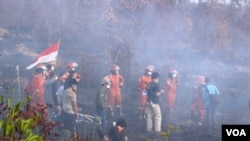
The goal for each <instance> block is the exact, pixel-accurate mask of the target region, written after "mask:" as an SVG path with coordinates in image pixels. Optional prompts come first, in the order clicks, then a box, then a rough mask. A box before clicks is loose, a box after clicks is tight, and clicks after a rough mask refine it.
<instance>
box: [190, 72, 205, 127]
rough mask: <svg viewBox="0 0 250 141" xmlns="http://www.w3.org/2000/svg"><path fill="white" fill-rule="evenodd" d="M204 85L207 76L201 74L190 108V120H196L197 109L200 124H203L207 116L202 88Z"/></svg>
mask: <svg viewBox="0 0 250 141" xmlns="http://www.w3.org/2000/svg"><path fill="white" fill-rule="evenodd" d="M204 86H205V77H204V76H199V77H198V87H197V93H196V95H195V97H194V100H193V102H192V105H191V108H190V119H189V122H192V121H193V120H194V112H195V111H196V110H197V111H198V112H199V121H198V124H199V125H202V123H203V120H204V117H205V103H204V99H203V95H202V89H203V87H204Z"/></svg>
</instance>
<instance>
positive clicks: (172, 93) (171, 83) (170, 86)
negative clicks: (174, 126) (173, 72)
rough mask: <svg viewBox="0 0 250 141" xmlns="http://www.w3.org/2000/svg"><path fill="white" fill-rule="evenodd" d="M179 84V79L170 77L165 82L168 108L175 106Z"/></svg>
mask: <svg viewBox="0 0 250 141" xmlns="http://www.w3.org/2000/svg"><path fill="white" fill-rule="evenodd" d="M177 86H178V80H177V79H171V78H168V79H167V80H166V82H165V85H164V88H165V93H166V104H167V107H168V108H173V107H174V106H175V101H176V90H177Z"/></svg>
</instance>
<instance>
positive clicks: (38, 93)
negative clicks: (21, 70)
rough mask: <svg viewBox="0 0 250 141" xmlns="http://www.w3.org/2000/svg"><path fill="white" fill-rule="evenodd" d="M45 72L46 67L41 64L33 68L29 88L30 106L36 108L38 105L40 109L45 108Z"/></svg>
mask: <svg viewBox="0 0 250 141" xmlns="http://www.w3.org/2000/svg"><path fill="white" fill-rule="evenodd" d="M45 72H46V66H45V65H43V64H40V65H38V66H37V67H36V68H35V74H34V76H33V78H32V81H31V86H30V89H31V90H30V96H31V106H32V107H37V105H40V106H41V108H44V107H46V104H45V100H44V92H45Z"/></svg>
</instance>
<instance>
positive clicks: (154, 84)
mask: <svg viewBox="0 0 250 141" xmlns="http://www.w3.org/2000/svg"><path fill="white" fill-rule="evenodd" d="M159 76H160V74H159V73H158V72H153V74H152V76H151V78H152V81H151V82H150V83H149V85H148V87H147V95H148V98H147V104H146V113H147V131H148V132H152V131H153V129H152V128H153V123H154V128H155V133H156V135H159V134H160V133H161V122H162V115H161V108H160V99H159V98H160V95H161V94H162V93H163V91H162V90H161V89H160V85H159Z"/></svg>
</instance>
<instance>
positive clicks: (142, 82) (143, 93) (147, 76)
mask: <svg viewBox="0 0 250 141" xmlns="http://www.w3.org/2000/svg"><path fill="white" fill-rule="evenodd" d="M154 70H155V67H154V66H152V65H150V66H148V67H147V68H146V69H145V73H144V74H143V75H142V76H141V77H140V78H139V82H138V89H139V99H140V101H139V118H140V120H142V119H143V118H144V119H146V112H145V105H146V102H147V90H146V88H147V85H148V84H149V83H150V82H151V80H152V79H151V75H152V73H153V71H154Z"/></svg>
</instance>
